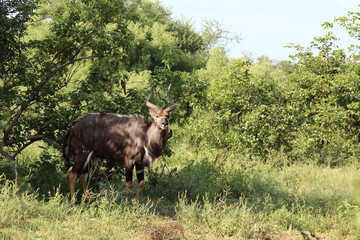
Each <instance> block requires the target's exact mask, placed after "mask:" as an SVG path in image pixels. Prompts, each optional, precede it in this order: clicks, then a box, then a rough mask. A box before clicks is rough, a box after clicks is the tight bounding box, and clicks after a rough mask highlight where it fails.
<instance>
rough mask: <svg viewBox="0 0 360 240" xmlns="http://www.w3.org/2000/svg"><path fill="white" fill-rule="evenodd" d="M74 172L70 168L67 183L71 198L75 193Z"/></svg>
mask: <svg viewBox="0 0 360 240" xmlns="http://www.w3.org/2000/svg"><path fill="white" fill-rule="evenodd" d="M76 175H77V174H76V173H74V172H73V171H72V170H71V171H70V172H69V183H70V195H71V199H73V197H74V194H75V179H76Z"/></svg>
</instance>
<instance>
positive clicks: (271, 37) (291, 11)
mask: <svg viewBox="0 0 360 240" xmlns="http://www.w3.org/2000/svg"><path fill="white" fill-rule="evenodd" d="M160 2H161V3H162V5H163V6H165V7H167V8H169V9H170V10H171V11H172V12H173V17H174V18H176V19H181V18H185V19H188V20H189V19H190V20H191V22H192V23H193V25H194V26H195V29H196V30H200V29H201V26H202V23H203V22H204V21H203V20H204V19H205V18H208V19H213V20H216V21H218V22H220V23H222V26H223V28H224V29H225V30H228V31H230V32H233V33H236V34H240V36H241V38H242V40H241V42H240V43H239V44H229V45H228V46H227V47H228V48H229V49H230V51H229V56H230V57H240V56H243V55H244V54H245V55H247V56H251V57H252V58H257V57H260V56H268V57H270V58H271V59H274V60H288V56H289V54H292V53H294V51H293V50H291V49H287V48H284V46H285V45H287V44H288V43H296V44H300V45H302V46H305V47H306V46H309V44H310V42H311V41H312V40H313V38H314V37H316V36H323V35H324V34H325V33H326V32H327V31H328V30H324V29H323V27H322V26H321V24H322V23H323V22H326V21H329V22H332V21H333V19H334V17H341V16H345V15H346V14H347V12H348V11H353V12H356V11H360V7H359V4H360V1H356V0H160ZM333 31H334V33H335V35H336V36H337V37H339V38H340V39H341V41H340V42H339V46H340V47H343V48H345V47H347V46H348V45H350V42H352V43H357V44H359V42H358V41H356V40H354V39H350V38H349V37H348V35H347V33H346V31H345V30H343V29H342V28H340V27H337V28H336V29H335V30H333Z"/></svg>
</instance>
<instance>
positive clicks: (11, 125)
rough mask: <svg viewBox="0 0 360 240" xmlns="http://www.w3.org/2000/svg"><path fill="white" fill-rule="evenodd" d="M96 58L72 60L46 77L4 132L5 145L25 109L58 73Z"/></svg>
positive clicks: (86, 57) (87, 57)
mask: <svg viewBox="0 0 360 240" xmlns="http://www.w3.org/2000/svg"><path fill="white" fill-rule="evenodd" d="M94 58H96V56H84V57H79V58H76V59H72V60H70V61H68V62H66V63H64V64H62V65H60V66H59V67H57V68H56V69H54V70H53V71H52V72H51V73H49V74H48V75H46V76H45V78H44V80H43V81H42V82H41V83H40V84H39V85H38V86H37V88H36V89H35V90H34V91H33V92H32V93H31V95H30V97H29V99H28V100H27V101H26V102H25V103H24V104H23V105H22V106H21V107H20V109H19V110H18V111H17V112H16V113H15V115H14V116H13V117H12V118H11V119H10V120H9V121H8V127H7V128H6V129H5V130H4V137H3V139H4V144H5V145H8V144H7V142H8V140H9V134H10V131H11V129H12V128H13V127H14V125H15V124H16V122H17V121H18V120H19V118H20V117H21V115H22V113H23V112H24V111H25V109H26V108H27V107H29V106H30V104H31V102H32V101H34V100H35V98H36V97H37V96H38V95H39V93H40V91H41V90H42V89H43V88H44V86H45V85H46V84H47V83H48V82H49V81H50V80H51V79H52V78H53V77H54V76H55V74H56V73H57V72H59V71H60V70H62V69H63V68H65V67H66V66H68V65H70V64H73V63H75V62H78V61H81V60H85V59H94Z"/></svg>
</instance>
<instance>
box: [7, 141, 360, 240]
mask: <svg viewBox="0 0 360 240" xmlns="http://www.w3.org/2000/svg"><path fill="white" fill-rule="evenodd" d="M176 149H177V150H176V151H175V152H174V154H173V155H172V157H170V158H168V159H167V160H168V161H167V166H166V167H165V168H163V162H160V163H159V164H157V165H155V169H154V172H153V174H152V176H149V174H146V176H147V179H146V184H145V187H144V190H143V194H142V196H141V199H140V203H139V204H136V203H133V202H130V203H127V202H126V201H125V195H126V194H125V192H126V190H125V183H124V177H123V176H122V175H116V176H114V177H113V178H112V179H111V180H110V182H108V183H105V182H103V181H101V177H100V176H94V177H93V178H92V179H91V182H90V187H91V188H92V189H93V192H94V193H95V199H93V200H92V201H91V202H87V201H85V200H84V198H82V192H81V191H79V193H78V195H77V197H78V198H77V201H76V203H74V202H69V200H68V199H69V194H68V192H69V190H68V184H67V176H66V174H65V173H64V172H63V171H62V170H63V169H61V168H62V162H61V160H59V159H60V158H59V156H58V154H56V152H52V153H51V154H50V153H46V154H40V155H39V158H40V159H42V160H41V161H34V162H32V163H29V164H28V165H26V162H24V161H23V162H21V164H19V165H18V167H19V172H20V173H21V174H22V175H23V179H22V181H23V182H24V186H26V187H27V191H25V192H22V193H21V194H18V188H17V186H15V185H14V184H13V181H11V180H8V179H6V177H5V175H3V176H2V177H1V179H0V184H1V185H0V239H69V238H77V239H312V238H319V239H359V238H360V221H359V218H358V217H359V216H358V212H359V210H360V209H359V207H358V203H359V196H360V195H359V193H358V189H356V186H357V184H358V183H359V178H358V177H359V174H360V170H359V166H358V165H356V164H354V163H352V164H351V165H348V166H343V167H337V168H330V167H327V166H318V165H311V164H292V165H286V164H284V165H282V166H276V165H274V164H271V163H270V162H274V161H275V160H276V159H272V161H269V163H264V162H262V161H258V160H256V159H251V160H250V159H248V158H246V157H243V156H237V155H236V154H228V153H225V152H217V154H214V153H212V152H209V151H205V150H204V151H202V152H198V153H196V154H194V152H191V151H189V149H187V147H186V146H183V148H182V151H179V149H180V146H177V148H176ZM32 151H35V149H34V150H32ZM212 156H215V157H212ZM278 157H279V156H278ZM281 160H282V159H278V162H281ZM6 165H7V164H6V161H1V164H0V168H1V171H3V172H6V173H7V172H8V171H9V169H8V168H7V166H6ZM98 175H99V174H98ZM6 176H7V178H11V174H6ZM135 183H136V181H135ZM358 185H359V184H358ZM136 187H137V186H136V184H134V187H133V188H134V191H135V190H136ZM77 189H80V185H77ZM133 194H134V193H133Z"/></svg>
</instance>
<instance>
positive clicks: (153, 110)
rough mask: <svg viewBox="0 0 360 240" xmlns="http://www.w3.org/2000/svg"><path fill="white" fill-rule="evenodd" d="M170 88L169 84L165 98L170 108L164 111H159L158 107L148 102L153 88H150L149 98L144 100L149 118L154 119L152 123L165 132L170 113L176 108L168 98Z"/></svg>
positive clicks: (169, 97)
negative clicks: (166, 97)
mask: <svg viewBox="0 0 360 240" xmlns="http://www.w3.org/2000/svg"><path fill="white" fill-rule="evenodd" d="M170 87H171V84H170V85H169V87H168V91H167V96H168V99H169V102H170V104H171V105H170V106H169V107H167V108H165V109H164V110H161V109H160V108H159V107H158V106H156V105H155V104H152V103H151V102H150V100H151V98H152V95H153V90H154V89H153V87H151V90H150V93H149V96H148V97H147V99H146V102H145V103H146V106H148V108H149V111H150V115H151V117H152V118H153V119H154V123H155V125H156V126H157V127H158V128H159V129H161V130H167V129H168V126H169V118H170V115H171V112H172V111H173V110H174V109H175V108H176V105H175V103H174V102H173V100H172V99H171V96H170Z"/></svg>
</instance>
